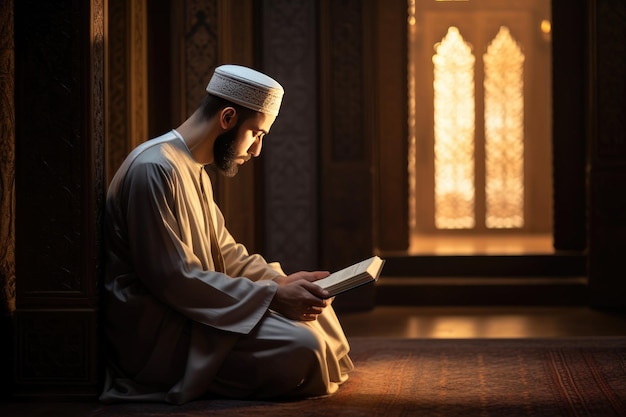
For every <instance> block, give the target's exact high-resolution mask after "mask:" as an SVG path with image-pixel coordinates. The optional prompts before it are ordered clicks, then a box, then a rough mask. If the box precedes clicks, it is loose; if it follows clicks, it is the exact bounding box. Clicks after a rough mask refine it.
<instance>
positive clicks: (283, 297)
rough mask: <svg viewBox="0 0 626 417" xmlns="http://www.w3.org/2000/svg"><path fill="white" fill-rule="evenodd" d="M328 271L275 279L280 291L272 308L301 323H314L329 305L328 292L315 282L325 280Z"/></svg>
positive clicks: (272, 303)
mask: <svg viewBox="0 0 626 417" xmlns="http://www.w3.org/2000/svg"><path fill="white" fill-rule="evenodd" d="M328 275H329V272H328V271H313V272H307V271H300V272H296V273H294V274H291V275H289V276H286V277H278V278H275V279H274V281H276V283H277V284H278V290H277V291H276V294H275V295H274V299H273V300H272V302H271V304H270V308H271V309H272V310H274V311H276V312H277V313H280V314H282V315H283V316H285V317H287V318H289V319H292V320H299V321H313V320H315V319H316V318H317V316H318V315H319V314H321V313H322V311H324V308H325V307H326V306H327V305H328V304H329V301H328V300H327V299H326V298H327V297H328V291H326V290H324V289H323V288H322V287H320V286H319V285H317V284H315V283H314V281H317V280H318V279H322V278H325V277H327V276H328Z"/></svg>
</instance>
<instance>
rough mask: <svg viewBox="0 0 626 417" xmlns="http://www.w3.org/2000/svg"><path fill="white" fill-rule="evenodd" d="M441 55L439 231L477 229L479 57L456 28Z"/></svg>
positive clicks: (437, 94)
mask: <svg viewBox="0 0 626 417" xmlns="http://www.w3.org/2000/svg"><path fill="white" fill-rule="evenodd" d="M435 51H436V54H435V55H434V56H433V64H434V82H433V87H434V133H435V227H436V228H438V229H471V228H473V227H474V224H475V214H474V198H475V190H474V129H475V125H474V112H475V109H474V62H475V57H474V55H473V54H472V51H471V46H470V45H469V44H467V43H466V42H465V41H464V40H463V37H462V36H461V34H460V32H459V30H458V29H457V28H456V27H454V26H451V27H450V28H448V32H447V34H446V35H445V36H444V37H443V39H442V41H441V42H440V43H438V44H436V45H435Z"/></svg>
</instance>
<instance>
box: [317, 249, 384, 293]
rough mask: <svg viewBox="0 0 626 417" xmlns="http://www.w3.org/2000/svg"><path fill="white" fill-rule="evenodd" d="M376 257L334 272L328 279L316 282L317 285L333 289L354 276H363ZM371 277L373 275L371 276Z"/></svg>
mask: <svg viewBox="0 0 626 417" xmlns="http://www.w3.org/2000/svg"><path fill="white" fill-rule="evenodd" d="M375 259H376V258H375V257H372V258H369V259H366V260H364V261H361V262H359V263H356V264H354V265H351V266H349V267H347V268H344V269H341V270H339V271H337V272H333V273H332V274H330V275H329V276H327V277H326V278H322V279H320V280H317V281H315V283H316V284H317V285H319V286H320V287H322V288H328V287H331V286H333V285H335V284H337V283H340V282H342V281H344V280H346V279H349V278H352V277H354V276H357V275H361V274H362V273H364V272H367V271H368V267H369V266H370V264H372V262H373V261H374V260H375ZM370 275H371V274H370Z"/></svg>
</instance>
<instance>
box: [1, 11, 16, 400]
mask: <svg viewBox="0 0 626 417" xmlns="http://www.w3.org/2000/svg"><path fill="white" fill-rule="evenodd" d="M0 28H2V30H1V31H0V32H1V33H2V35H1V36H0V103H2V105H1V106H0V400H1V399H2V398H5V397H8V394H9V393H10V392H11V390H12V384H13V378H12V374H13V369H12V367H13V311H14V310H15V123H14V121H15V119H14V116H15V102H14V100H13V92H14V70H15V63H14V62H15V61H14V52H15V51H14V46H13V0H8V1H3V2H0Z"/></svg>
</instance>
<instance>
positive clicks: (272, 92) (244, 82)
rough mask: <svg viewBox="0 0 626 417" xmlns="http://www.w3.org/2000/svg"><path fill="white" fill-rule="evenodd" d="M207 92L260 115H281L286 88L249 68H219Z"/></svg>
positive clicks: (216, 69) (225, 66) (228, 66)
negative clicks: (279, 111)
mask: <svg viewBox="0 0 626 417" xmlns="http://www.w3.org/2000/svg"><path fill="white" fill-rule="evenodd" d="M206 91H207V92H208V93H210V94H214V95H216V96H218V97H222V98H224V99H226V100H228V101H232V102H233V103H236V104H239V105H242V106H244V107H247V108H249V109H252V110H256V111H259V112H261V113H266V114H271V115H272V116H277V115H278V110H279V109H280V103H281V101H282V99H283V94H284V92H285V91H284V90H283V87H282V86H281V85H280V84H278V82H276V81H275V80H274V79H272V78H270V77H268V76H267V75H265V74H263V73H260V72H258V71H256V70H253V69H251V68H248V67H242V66H240V65H220V66H219V67H217V68H215V72H214V73H213V76H212V77H211V80H210V81H209V85H207V87H206Z"/></svg>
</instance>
